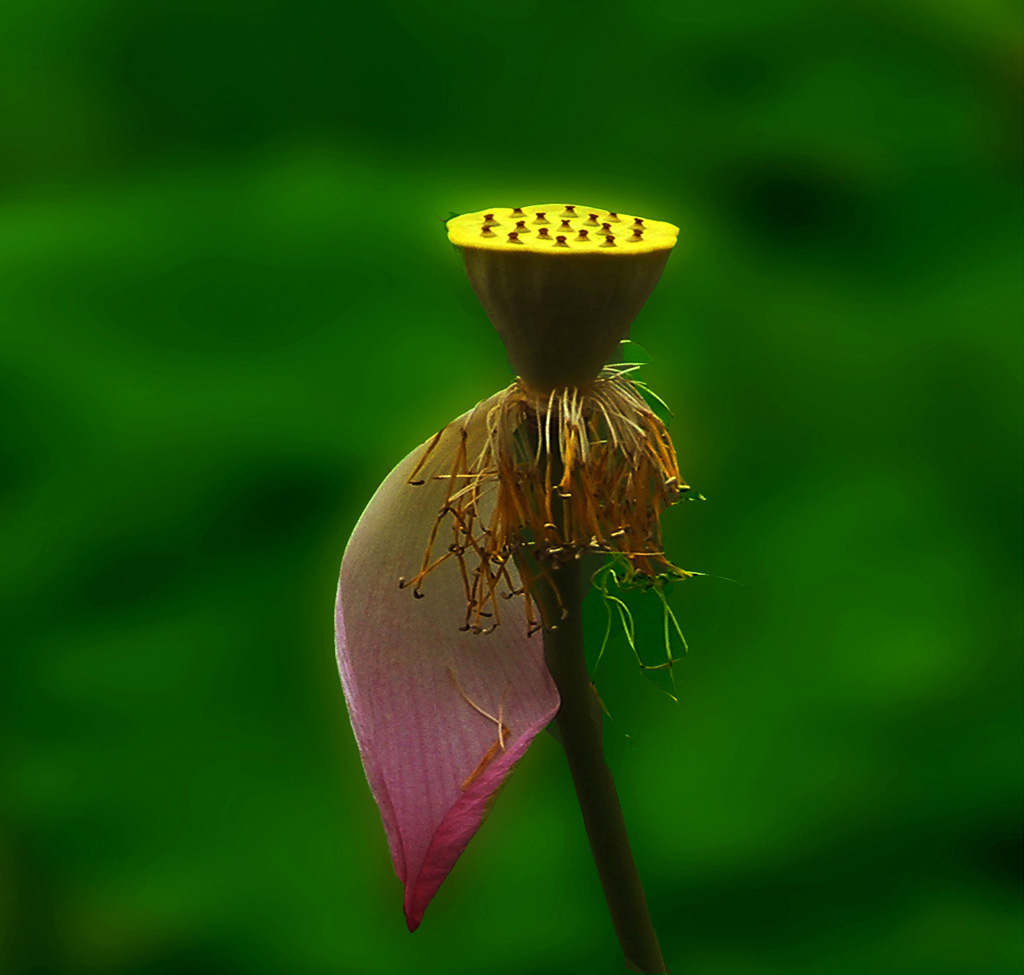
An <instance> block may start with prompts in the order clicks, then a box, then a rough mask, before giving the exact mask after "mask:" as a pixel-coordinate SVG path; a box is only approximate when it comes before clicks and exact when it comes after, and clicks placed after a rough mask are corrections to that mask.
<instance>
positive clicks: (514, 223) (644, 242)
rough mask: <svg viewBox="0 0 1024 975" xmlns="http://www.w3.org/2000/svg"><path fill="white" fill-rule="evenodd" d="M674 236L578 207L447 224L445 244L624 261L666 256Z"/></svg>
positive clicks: (670, 229) (538, 208)
mask: <svg viewBox="0 0 1024 975" xmlns="http://www.w3.org/2000/svg"><path fill="white" fill-rule="evenodd" d="M678 236H679V228H678V227H676V226H674V225H673V224H670V223H665V222H663V221H661V220H648V219H645V218H644V217H636V216H633V215H632V214H629V213H616V212H614V211H612V210H602V209H601V208H600V207H589V206H582V205H581V204H565V203H538V204H535V205H534V206H528V207H514V208H509V207H503V208H498V207H494V208H491V209H489V210H479V211H477V212H476V213H463V214H462V215H461V216H458V217H453V218H452V219H451V220H449V221H448V239H449V240H450V241H451V242H452V243H453V244H456V245H457V246H459V247H474V248H482V249H484V250H496V251H533V252H537V253H544V254H557V255H569V254H581V253H597V254H601V255H602V256H605V257H625V256H627V255H629V254H647V253H650V252H652V251H668V250H671V249H672V247H673V246H675V243H676V238H677V237H678Z"/></svg>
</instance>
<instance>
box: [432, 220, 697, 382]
mask: <svg viewBox="0 0 1024 975" xmlns="http://www.w3.org/2000/svg"><path fill="white" fill-rule="evenodd" d="M678 234H679V228H678V227H675V226H673V225H672V224H670V223H664V222H662V221H660V220H647V219H644V218H642V217H635V216H631V215H628V214H625V213H616V212H614V211H609V210H601V209H599V208H597V207H587V206H581V205H578V204H569V205H566V204H561V203H547V204H537V205H535V206H529V207H516V208H514V209H510V208H508V207H504V208H500V207H489V208H488V209H487V210H480V211H478V212H475V213H464V214H462V215H461V216H458V217H453V218H452V219H451V220H449V221H448V238H449V239H450V240H451V242H452V243H453V244H455V245H456V246H457V247H459V248H460V249H461V250H462V253H463V256H464V258H465V262H466V273H467V275H468V276H469V280H470V283H471V284H472V286H473V290H474V291H475V292H476V295H477V297H478V298H479V299H480V303H481V304H482V305H483V306H484V311H486V312H487V316H488V318H490V320H491V322H493V324H494V327H495V328H496V329H497V330H498V334H499V335H500V336H501V339H502V341H503V342H504V343H505V349H506V351H507V353H508V360H509V364H510V365H511V366H512V369H513V370H514V371H515V372H516V374H517V375H518V376H519V377H520V378H521V379H522V381H523V382H524V383H525V384H526V385H527V386H528V387H529V388H530V389H531V390H533V391H535V392H538V393H548V392H550V391H551V390H553V389H559V388H563V387H566V386H575V387H581V388H582V387H586V386H588V385H589V384H590V383H592V382H593V380H594V379H595V378H596V377H597V374H598V373H599V372H600V370H601V368H602V367H603V366H604V365H606V364H607V363H609V362H612V361H614V360H615V358H616V354H617V350H618V345H619V342H620V341H621V340H622V339H625V338H627V337H628V336H629V328H630V326H631V325H632V323H633V319H634V318H636V316H637V314H638V313H639V311H640V309H641V308H642V307H643V305H644V302H645V301H647V298H648V297H649V296H650V294H651V292H652V291H653V290H654V286H655V285H656V284H657V283H658V279H659V278H660V277H661V272H662V271H663V270H664V268H665V262H666V261H667V260H668V255H669V253H670V252H671V250H672V247H673V246H674V245H675V243H676V238H677V236H678Z"/></svg>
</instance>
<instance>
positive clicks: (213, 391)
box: [0, 0, 1024, 975]
mask: <svg viewBox="0 0 1024 975" xmlns="http://www.w3.org/2000/svg"><path fill="white" fill-rule="evenodd" d="M1018 17H1019V15H1018V13H1017V8H1016V5H1014V4H1011V3H1004V2H1001V0H945V2H939V0H933V2H929V0H867V2H860V3H857V2H849V0H848V2H835V3H831V2H824V3H823V2H809V0H758V2H754V0H739V2H737V0H733V2H725V3H715V4H707V3H701V4H696V3H682V2H673V0H660V2H649V0H642V2H639V3H634V4H630V5H628V6H627V5H624V4H621V3H611V2H595V0H590V2H587V3H583V2H562V3H549V4H542V3H539V2H536V0H524V2H519V3H509V2H505V3H501V4H496V5H481V4H479V3H478V2H476V0H472V2H471V0H449V2H447V3H443V4H436V3H434V4H428V3H423V2H416V0H405V2H397V0H382V2H376V3H373V4H367V5H365V6H359V7H346V6H343V5H341V4H337V3H326V2H316V0H293V2H290V3H284V2H279V0H247V2H242V0H203V2H201V3H200V2H198V0H180V2H177V0H141V2H139V0H136V2H134V3H133V2H126V0H92V2H90V3H87V4H83V3H79V2H74V0H54V2H51V3H47V4H39V3H30V2H28V0H6V2H5V3H4V4H3V5H2V7H0V91H2V93H3V94H2V96H0V140H2V147H0V324H2V334H0V341H2V347H0V404H2V406H0V425H2V435H0V468H2V472H0V503H2V515H0V517H2V531H3V536H4V539H5V546H6V548H7V550H8V556H7V558H6V560H5V564H4V568H3V572H4V583H5V585H4V591H3V604H4V618H5V623H4V635H5V636H4V649H3V651H2V653H0V729H2V736H3V740H2V757H0V810H2V823H0V969H2V970H3V971H4V972H10V973H18V975H20V973H60V975H79V973H152V975H164V973H166V975H171V973H179V972H204V973H205V972H210V973H232V975H233V973H238V975H242V973H246V975H248V973H254V975H258V973H281V972H288V973H295V975H306V973H308V975H320V973H338V972H345V973H367V975H369V973H378V972H379V973H406V972H413V971H424V972H429V971H439V972H441V971H443V972H489V973H521V972H531V973H551V975H556V973H565V972H588V973H590V972H601V973H603V972H616V971H621V963H620V959H619V955H618V950H617V946H616V944H615V941H614V938H613V936H612V933H611V928H610V924H609V923H608V922H607V918H606V915H605V909H604V905H603V901H602V899H601V896H600V892H599V888H598V885H597V882H596V879H595V875H594V871H593V867H592V864H591V862H590V859H589V853H588V850H587V846H586V842H585V838H584V834H583V830H582V827H581V824H580V822H579V816H578V810H577V808H576V807H575V805H574V797H573V794H572V790H571V786H570V783H569V780H568V776H567V774H566V771H565V769H564V767H563V762H562V761H561V756H560V754H559V750H558V746H557V744H556V743H555V742H554V741H553V740H552V739H551V738H550V737H548V736H542V737H541V738H540V739H538V740H537V742H536V744H535V745H534V747H533V748H532V749H531V751H530V753H529V754H528V756H527V757H526V759H525V760H524V761H523V762H522V764H521V765H520V768H519V770H518V772H517V774H516V775H515V776H514V777H513V779H512V780H511V781H510V783H509V785H508V787H507V788H506V789H505V791H504V793H503V795H502V796H501V799H500V801H499V802H498V803H497V805H496V807H495V809H494V811H493V813H492V815H491V817H490V819H489V820H488V822H487V823H486V824H485V826H484V828H483V829H482V831H481V833H480V834H479V836H478V837H477V839H476V840H475V841H474V842H473V843H472V844H471V845H470V847H469V849H468V851H467V853H466V854H465V855H464V857H463V858H462V860H461V861H460V862H459V864H458V865H457V867H456V869H455V871H454V873H453V875H452V876H451V878H450V880H449V881H448V883H447V884H446V885H445V886H444V887H443V888H442V890H441V892H440V894H439V895H438V897H437V898H436V900H435V902H434V903H433V905H432V906H431V908H430V910H429V911H428V913H427V916H426V919H425V922H424V924H423V927H422V928H421V929H420V930H419V931H418V932H417V933H416V934H415V935H412V936H410V935H409V934H408V933H407V932H406V930H405V926H404V920H403V918H402V914H401V910H400V888H399V884H398V881H397V880H396V879H395V877H394V875H393V874H392V871H391V866H390V861H389V860H388V857H387V852H386V846H385V842H384V836H383V831H382V829H381V827H380V823H379V820H378V817H377V813H376V809H375V807H374V805H373V802H372V799H371V797H370V793H369V790H368V788H367V787H366V784H365V781H364V779H363V776H362V772H361V769H360V766H359V762H358V756H357V752H356V748H355V745H354V741H353V739H352V735H351V731H350V729H349V725H348V719H347V716H346V713H345V709H344V704H343V699H342V695H341V690H340V687H339V684H338V680H337V675H336V670H335V664H334V659H333V649H332V603H333V597H334V588H335V583H336V573H337V566H338V562H339V560H340V557H341V553H342V551H343V548H344V544H345V541H346V539H347V537H348V533H349V532H350V530H351V528H352V525H353V524H354V522H355V519H356V518H357V517H358V515H359V512H360V511H361V509H362V506H363V505H364V504H365V502H366V500H367V499H368V498H369V496H370V494H371V493H372V491H373V489H374V488H375V486H376V485H377V483H378V482H379V481H380V480H381V478H382V477H383V476H384V474H385V473H386V472H387V471H388V470H389V469H390V467H391V466H392V465H393V464H394V463H395V462H397V461H398V459H399V458H400V457H402V456H403V455H404V454H405V453H406V452H407V451H408V450H410V449H411V448H412V447H413V446H415V445H416V444H418V443H420V442H421V441H422V440H424V439H425V438H426V437H427V436H429V435H430V434H432V433H433V432H434V431H435V430H436V429H437V428H438V427H440V426H441V425H443V424H444V423H446V422H447V421H448V420H449V419H451V418H452V417H454V416H455V415H457V414H458V413H460V412H462V411H463V410H465V409H467V408H468V407H469V406H471V405H472V404H473V403H475V402H476V401H477V400H479V399H481V398H483V397H485V396H487V395H489V394H490V393H492V392H493V391H495V390H497V389H498V388H500V387H501V386H503V385H505V384H506V383H507V382H508V381H509V373H508V370H507V366H506V364H505V359H504V353H503V350H502V348H501V346H500V343H499V342H498V340H497V337H496V335H495V333H494V331H493V329H492V328H491V327H490V325H489V324H488V322H487V321H486V319H485V317H484V316H483V313H482V311H481V310H480V308H479V306H478V305H477V303H476V300H475V298H474V296H473V294H472V292H471V291H470V289H469V286H468V284H467V282H466V280H465V277H464V274H463V272H462V270H461V268H460V265H459V261H458V259H457V257H456V256H455V254H454V253H453V252H452V250H451V249H450V248H449V246H448V244H447V242H446V240H445V237H444V233H443V221H444V220H445V219H446V218H447V217H448V215H449V214H450V213H451V212H453V211H454V212H461V211H466V210H473V209H479V208H482V207H485V206H489V205H519V204H528V203H531V202H536V201H538V200H548V199H564V200H566V201H567V202H579V203H585V204H586V203H593V204H594V205H597V206H602V207H608V208H613V209H619V210H623V211H626V212H634V213H640V214H643V215H646V216H650V217H655V218H660V219H667V220H671V221H673V222H675V223H678V224H680V225H681V227H682V228H683V234H682V238H681V242H680V246H679V247H678V248H677V251H676V253H675V254H674V255H673V257H672V259H671V261H670V262H669V266H668V269H667V271H666V273H665V276H664V278H663V280H662V283H661V285H660V286H659V288H658V289H657V291H656V292H655V294H654V296H653V297H652V299H651V300H650V302H649V303H648V306H647V308H646V309H645V311H644V312H643V313H642V315H641V317H640V319H638V321H637V324H636V327H635V329H634V333H633V334H634V338H635V339H636V340H637V341H639V342H640V343H642V344H643V345H644V346H645V347H646V348H647V349H648V350H649V351H650V353H651V354H652V356H653V359H654V362H653V364H652V365H651V366H650V367H649V368H648V369H647V371H646V378H648V379H649V380H650V382H651V383H652V384H653V385H654V386H655V388H656V389H658V391H659V392H660V393H661V394H662V395H663V396H664V397H665V398H666V399H667V400H668V401H669V402H670V403H671V404H672V406H673V407H674V409H675V411H676V417H675V419H674V421H673V424H672V431H673V435H674V437H675V440H676V444H677V447H678V450H679V454H680V459H681V466H682V468H683V472H684V474H685V475H686V476H687V478H688V479H689V481H690V483H691V484H692V485H693V486H694V488H695V489H696V490H698V491H700V492H701V493H703V494H704V495H705V496H706V497H707V498H708V500H707V501H706V502H703V503H696V504H683V505H680V506H679V507H677V508H675V509H673V510H672V511H671V512H669V513H668V515H667V516H666V518H665V529H666V536H667V542H668V547H669V550H670V552H671V553H672V554H673V555H674V556H675V558H676V560H677V561H678V562H679V563H680V564H682V565H683V566H685V567H687V568H692V569H698V570H701V571H704V572H707V573H710V574H712V575H714V576H722V577H727V578H729V579H734V580H736V581H737V582H738V583H739V585H735V584H733V583H730V582H727V581H724V580H723V579H717V578H704V579H699V580H695V581H693V582H690V583H687V584H685V586H683V587H681V588H679V589H677V590H676V593H675V596H674V600H675V601H674V606H675V607H676V610H677V611H678V613H679V614H680V618H681V620H682V623H683V626H684V629H685V631H686V634H687V637H688V639H689V642H690V646H691V653H690V656H689V657H688V658H687V659H686V661H685V662H684V663H682V664H681V665H679V667H678V669H677V681H678V685H679V689H680V705H679V706H676V705H674V704H672V702H671V701H669V700H668V698H667V697H666V696H665V695H663V694H662V693H660V691H658V690H657V689H656V688H655V687H654V686H653V685H652V684H651V683H650V682H648V681H646V680H644V678H643V677H642V676H641V675H640V674H639V673H638V672H637V670H636V667H635V664H634V663H633V662H632V658H631V657H630V655H629V651H628V649H627V648H626V647H625V646H624V645H623V644H622V643H621V641H619V642H617V643H616V644H615V645H614V646H613V647H612V648H611V649H610V650H609V652H608V654H607V656H606V658H605V660H604V661H603V662H602V665H601V670H600V671H599V674H598V678H599V680H598V686H599V688H600V690H601V693H602V695H603V696H604V698H605V701H606V703H607V704H608V706H609V708H610V710H611V712H612V714H613V716H614V721H613V722H612V723H610V725H609V730H608V742H609V753H610V758H611V762H612V764H613V767H614V769H615V772H616V774H617V777H618V779H619V785H620V789H621V791H622V794H623V802H624V806H625V809H626V814H627V818H628V820H629V822H630V824H631V827H632V831H633V839H634V845H635V848H636V853H637V857H638V860H639V862H640V867H641V871H642V873H643V875H644V877H645V880H646V884H647V888H648V896H649V899H650V901H651V905H652V909H653V912H654V917H655V920H656V923H657V925H658V927H659V930H660V932H661V936H662V941H663V945H664V949H665V955H666V958H667V959H668V961H669V964H670V966H671V967H672V969H673V970H674V971H676V972H686V973H689V975H762V973H787V975H802V973H808V975H810V973H837V975H838V973H851V975H853V973H856V975H863V973H865V972H872V973H882V975H887V973H929V975H932V973H936V975H944V973H1004V972H1017V971H1019V963H1020V959H1021V938H1020V920H1019V917H1020V914H1019V897H1018V887H1017V879H1016V872H1017V867H1018V861H1019V853H1020V831H1019V825H1018V823H1019V813H1020V792H1021V788H1020V766H1021V735H1020V711H1021V701H1020V636H1021V617H1020V604H1019V586H1020V564H1021V544H1020V542H1021V539H1020V487H1021V485H1020V480H1021V472H1020V463H1019V445H1020V433H1021V430H1020V427H1021V411H1020V400H1019V394H1020V381H1021V370H1020V318H1021V300H1020V290H1021V287H1020V263H1019V262H1020V214H1021V196H1020V179H1019V172H1020V162H1021V157H1020V151H1021V142H1020V95H1019V89H1020V67H1021V53H1022V49H1024V48H1022V41H1021V32H1020V28H1019V23H1018ZM591 608H592V609H593V610H594V619H593V634H594V635H597V636H599V635H600V629H601V625H602V622H603V621H602V618H601V613H600V607H599V606H596V607H591ZM653 609H654V607H646V608H642V609H641V613H642V614H645V616H644V619H643V620H642V621H641V624H642V626H643V627H646V628H647V630H648V631H650V628H651V627H653V625H654V623H655V622H656V619H657V617H656V614H653ZM653 652H654V653H655V654H656V653H657V652H658V651H657V647H656V646H654V649H653Z"/></svg>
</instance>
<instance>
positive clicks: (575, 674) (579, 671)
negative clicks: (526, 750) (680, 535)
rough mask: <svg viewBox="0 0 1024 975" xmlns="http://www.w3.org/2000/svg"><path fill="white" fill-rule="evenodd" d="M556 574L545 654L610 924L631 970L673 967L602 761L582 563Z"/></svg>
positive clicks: (546, 591)
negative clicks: (656, 927)
mask: <svg viewBox="0 0 1024 975" xmlns="http://www.w3.org/2000/svg"><path fill="white" fill-rule="evenodd" d="M550 579H551V582H550V583H548V584H546V583H544V582H543V580H538V581H539V583H540V584H539V585H538V586H537V587H536V588H537V590H538V591H537V595H538V596H539V597H540V600H539V601H540V602H541V606H542V611H543V612H544V615H545V618H546V619H547V620H548V621H550V622H557V627H556V628H554V629H551V628H545V630H544V657H545V660H546V661H547V665H548V670H549V671H550V672H551V676H552V677H553V678H554V681H555V685H556V686H557V687H558V693H559V694H560V695H561V698H562V705H561V707H560V708H559V710H558V715H557V717H556V719H555V720H556V722H557V724H558V730H559V732H560V733H561V739H562V746H563V747H564V749H565V754H566V757H567V758H568V760H569V769H570V771H571V772H572V780H573V784H574V785H575V786H576V795H577V796H578V798H579V803H580V809H581V810H582V812H583V822H584V825H585V826H586V829H587V836H588V838H589V839H590V849H591V851H592V853H593V855H594V863H595V864H596V865H597V873H598V876H599V877H600V878H601V886H602V887H603V888H604V896H605V900H606V901H607V902H608V910H609V911H610V912H611V916H612V924H613V925H614V926H615V933H616V935H617V936H618V939H619V944H620V945H621V946H622V952H623V954H624V955H625V958H626V966H627V967H628V968H629V970H630V971H633V972H652V973H657V972H667V971H668V969H667V968H666V967H665V962H664V959H663V958H662V957H661V948H660V947H659V945H658V936H657V934H656V933H655V931H654V925H653V924H652V923H651V916H650V914H649V912H648V910H647V900H646V898H645V897H644V890H643V886H642V885H641V883H640V874H639V873H638V872H637V869H636V863H635V862H634V861H633V853H632V851H631V850H630V848H629V837H628V836H627V834H626V822H625V819H624V818H623V816H622V807H621V806H620V805H619V796H618V793H617V792H616V791H615V782H614V780H613V779H612V773H611V769H609V768H608V765H607V764H606V762H605V760H604V749H603V747H602V742H601V724H602V720H603V715H602V712H601V707H600V704H599V702H598V699H597V695H596V694H595V692H594V687H593V684H592V683H591V681H590V675H589V674H588V673H587V662H586V658H585V656H584V652H583V597H584V595H585V593H586V587H585V586H584V582H583V564H582V562H580V561H574V562H570V563H569V564H567V565H564V566H562V567H561V568H559V569H554V570H552V572H551V573H550ZM553 586H557V590H558V595H557V596H556V595H555V593H554V592H553V590H552V587H553ZM558 597H560V600H561V602H560V604H559V599H558ZM563 617H564V618H563Z"/></svg>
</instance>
